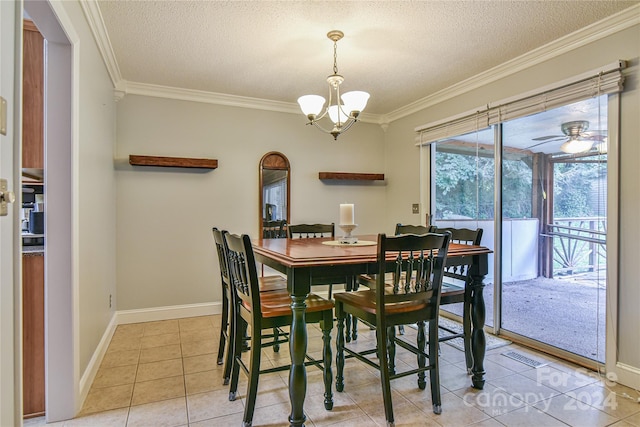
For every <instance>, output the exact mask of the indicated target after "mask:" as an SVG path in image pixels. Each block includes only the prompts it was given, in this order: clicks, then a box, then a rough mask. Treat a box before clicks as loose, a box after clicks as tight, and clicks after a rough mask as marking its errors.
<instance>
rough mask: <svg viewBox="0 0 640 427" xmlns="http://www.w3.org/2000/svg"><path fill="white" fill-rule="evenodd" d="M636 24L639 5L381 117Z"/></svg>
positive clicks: (390, 117) (456, 92)
mask: <svg viewBox="0 0 640 427" xmlns="http://www.w3.org/2000/svg"><path fill="white" fill-rule="evenodd" d="M639 23H640V4H638V5H635V6H632V7H630V8H628V9H625V10H623V11H622V12H619V13H617V14H615V15H611V16H610V17H608V18H606V19H603V20H602V21H598V22H596V23H594V24H591V25H589V26H587V27H584V28H581V29H579V30H578V31H575V32H573V33H571V34H568V35H566V36H564V37H561V38H559V39H557V40H554V41H552V42H551V43H548V44H546V45H544V46H541V47H539V48H537V49H534V50H532V51H529V52H527V53H525V54H523V55H520V56H518V57H516V58H514V59H512V60H509V61H507V62H505V63H503V64H500V65H498V66H496V67H494V68H491V69H489V70H487V71H484V72H482V73H480V74H477V75H475V76H473V77H471V78H468V79H466V80H463V81H461V82H459V83H456V84H455V85H452V86H449V87H448V88H445V89H442V90H439V91H438V92H435V93H434V94H432V95H429V96H426V97H424V98H422V99H419V100H417V101H415V102H412V103H411V104H408V105H406V106H404V107H401V108H399V109H397V110H395V111H392V112H390V113H389V114H386V115H385V116H384V121H386V122H393V121H395V120H398V119H401V118H403V117H405V116H408V115H410V114H413V113H416V112H418V111H420V110H424V109H425V108H428V107H431V106H433V105H436V104H439V103H441V102H443V101H446V100H449V99H451V98H454V97H456V96H459V95H462V94H464V93H466V92H469V91H471V90H474V89H477V88H479V87H481V86H484V85H486V84H487V83H492V82H495V81H497V80H500V79H502V78H505V77H507V76H509V75H512V74H515V73H517V72H519V71H522V70H524V69H527V68H529V67H532V66H534V65H537V64H540V63H542V62H544V61H548V60H549V59H552V58H556V57H558V56H560V55H563V54H565V53H567V52H569V51H571V50H574V49H577V48H579V47H582V46H585V45H587V44H589V43H593V42H594V41H597V40H600V39H602V38H604V37H607V36H609V35H611V34H614V33H617V32H619V31H622V30H625V29H627V28H629V27H632V26H634V25H638V24H639Z"/></svg>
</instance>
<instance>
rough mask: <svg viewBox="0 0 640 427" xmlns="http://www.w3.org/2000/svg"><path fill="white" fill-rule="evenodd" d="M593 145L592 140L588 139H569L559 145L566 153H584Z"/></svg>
mask: <svg viewBox="0 0 640 427" xmlns="http://www.w3.org/2000/svg"><path fill="white" fill-rule="evenodd" d="M591 147H593V141H589V140H588V139H573V138H572V139H569V140H568V141H567V142H565V143H564V144H562V145H561V146H560V150H562V151H563V152H565V153H568V154H577V153H585V152H587V151H589V150H591Z"/></svg>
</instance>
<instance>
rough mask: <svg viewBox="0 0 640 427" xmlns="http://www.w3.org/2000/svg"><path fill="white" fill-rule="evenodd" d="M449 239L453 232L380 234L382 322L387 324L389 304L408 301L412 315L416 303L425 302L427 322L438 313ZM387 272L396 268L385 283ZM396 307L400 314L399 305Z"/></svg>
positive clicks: (378, 290)
mask: <svg viewBox="0 0 640 427" xmlns="http://www.w3.org/2000/svg"><path fill="white" fill-rule="evenodd" d="M449 239H450V234H449V233H445V234H435V233H427V234H422V235H417V234H402V235H399V236H390V237H387V236H386V235H385V234H379V235H378V274H377V276H376V277H377V284H376V304H377V306H378V307H379V309H378V310H377V316H379V317H381V319H379V320H380V323H379V324H378V325H380V324H382V325H384V324H385V322H384V319H385V318H386V315H385V308H386V306H387V305H388V304H398V303H405V304H406V309H407V312H410V313H411V314H412V315H415V314H416V304H418V305H424V309H421V310H420V312H421V313H420V317H421V319H422V320H425V321H427V320H430V319H435V318H436V317H437V316H438V308H439V305H440V290H441V287H442V275H443V268H444V265H445V261H446V257H447V250H448V249H449ZM391 267H392V268H391ZM387 271H393V273H392V280H391V283H389V282H387V283H385V273H386V272H387ZM395 307H396V314H397V307H398V306H397V305H396V306H395ZM399 324H403V323H402V322H400V323H399Z"/></svg>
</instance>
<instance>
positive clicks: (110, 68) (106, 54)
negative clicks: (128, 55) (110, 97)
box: [79, 0, 122, 88]
mask: <svg viewBox="0 0 640 427" xmlns="http://www.w3.org/2000/svg"><path fill="white" fill-rule="evenodd" d="M79 3H80V7H82V11H83V12H84V16H86V18H87V23H88V24H89V28H90V29H91V33H93V38H94V39H95V41H96V44H97V45H98V50H99V51H100V55H101V56H102V60H103V61H104V64H105V66H106V67H107V72H108V73H109V77H110V78H111V83H113V87H115V88H118V87H119V85H120V82H121V81H122V75H121V74H120V68H119V67H118V61H116V56H115V54H114V53H113V49H112V47H111V41H110V40H109V34H108V33H107V30H106V28H105V26H104V20H103V19H102V13H101V12H100V7H98V2H97V1H95V0H83V1H80V2H79Z"/></svg>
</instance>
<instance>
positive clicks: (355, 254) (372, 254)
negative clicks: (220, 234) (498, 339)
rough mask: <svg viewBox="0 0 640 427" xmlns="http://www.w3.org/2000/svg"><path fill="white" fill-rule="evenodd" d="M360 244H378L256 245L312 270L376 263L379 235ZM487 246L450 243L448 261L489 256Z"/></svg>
mask: <svg viewBox="0 0 640 427" xmlns="http://www.w3.org/2000/svg"><path fill="white" fill-rule="evenodd" d="M357 237H358V239H359V240H369V241H374V242H376V244H375V245H369V246H352V245H338V246H335V245H325V244H322V242H325V241H330V240H339V238H332V237H322V238H310V239H258V240H254V241H253V250H254V252H255V253H256V254H259V255H262V256H264V257H268V258H271V259H273V260H275V261H278V262H279V263H281V264H282V265H284V266H286V267H290V268H291V267H308V266H319V265H332V264H360V263H368V262H376V260H377V250H378V245H377V241H378V235H377V234H372V235H362V236H357ZM491 252H492V251H491V250H490V249H488V248H486V247H484V246H474V245H463V244H459V243H450V244H449V252H448V253H447V256H448V257H462V256H471V255H480V254H489V253H491Z"/></svg>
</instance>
